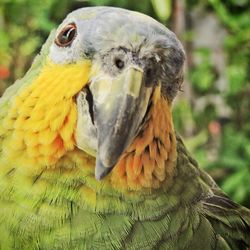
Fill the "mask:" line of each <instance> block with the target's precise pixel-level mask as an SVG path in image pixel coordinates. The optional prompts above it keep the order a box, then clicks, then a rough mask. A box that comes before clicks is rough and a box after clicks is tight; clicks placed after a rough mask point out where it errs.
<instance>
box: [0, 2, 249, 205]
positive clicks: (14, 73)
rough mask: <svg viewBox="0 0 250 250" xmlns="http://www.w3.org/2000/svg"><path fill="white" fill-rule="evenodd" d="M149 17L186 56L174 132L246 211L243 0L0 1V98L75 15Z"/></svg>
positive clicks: (246, 99) (246, 71)
mask: <svg viewBox="0 0 250 250" xmlns="http://www.w3.org/2000/svg"><path fill="white" fill-rule="evenodd" d="M96 5H110V6H118V7H123V8H127V9H130V10H136V11H140V12H143V13H145V14H148V15H150V16H152V17H154V18H155V19H158V20H159V21H161V22H162V23H164V24H166V25H167V26H168V27H169V28H170V29H172V30H173V31H174V32H175V33H176V34H177V36H178V37H179V39H180V40H181V41H182V43H183V44H184V47H185V49H186V53H187V60H186V72H187V73H186V78H185V83H184V86H183V93H181V95H180V96H179V97H178V98H177V100H176V102H175V107H174V120H175V126H176V130H177V131H178V132H179V133H180V134H181V135H182V137H184V140H185V142H186V144H187V147H188V148H189V150H190V151H191V152H192V153H193V155H194V156H195V158H196V159H197V160H198V162H199V163H200V166H201V167H202V168H204V169H205V170H206V171H208V172H209V173H210V174H211V175H212V176H213V177H214V178H215V180H216V181H217V182H218V183H219V185H220V186H221V187H222V188H223V189H224V190H225V192H226V193H228V194H229V196H231V197H232V198H233V199H234V200H236V201H238V202H240V203H242V204H244V205H245V206H248V207H250V97H249V96H250V84H249V81H250V3H249V1H248V0H227V1H220V0H209V1H206V0H186V1H185V0H151V1H150V0H140V1H134V0H85V1H84V0H78V1H67V0H12V1H11V0H0V95H1V94H2V93H3V91H4V89H5V88H6V87H7V86H9V85H10V84H11V83H13V82H14V80H15V79H17V78H20V77H22V76H23V74H24V73H25V71H26V70H27V69H28V68H29V66H30V64H31V63H32V60H33V58H34V56H35V55H36V54H37V53H39V49H40V48H41V45H42V44H43V43H44V41H45V40H46V37H47V36H48V33H49V32H50V30H51V29H52V28H54V27H56V26H57V25H58V24H59V23H60V22H61V21H62V19H63V18H64V17H65V15H66V14H67V13H68V12H70V11H72V10H74V9H76V8H79V7H84V6H96Z"/></svg>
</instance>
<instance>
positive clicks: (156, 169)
mask: <svg viewBox="0 0 250 250" xmlns="http://www.w3.org/2000/svg"><path fill="white" fill-rule="evenodd" d="M152 102H153V103H152V106H151V109H150V111H149V114H148V121H147V122H146V124H145V126H144V128H143V132H142V133H140V134H139V135H138V136H137V137H136V139H135V140H134V142H133V143H132V144H131V146H130V147H129V148H128V150H127V151H126V152H125V153H124V155H123V157H122V158H121V159H120V161H119V162H118V163H117V165H116V166H115V168H114V169H113V170H112V172H111V183H112V185H113V186H115V187H117V188H122V189H124V188H125V189H130V190H140V189H142V188H154V189H155V188H159V187H160V186H161V184H162V183H163V182H165V181H166V180H169V179H170V178H171V177H172V174H173V170H174V167H175V164H176V157H177V153H176V138H175V133H174V127H173V122H172V115H171V105H170V104H169V102H168V101H167V100H166V99H165V98H163V97H162V96H161V92H160V87H157V88H156V90H155V92H154V95H153V99H152Z"/></svg>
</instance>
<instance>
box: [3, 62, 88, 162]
mask: <svg viewBox="0 0 250 250" xmlns="http://www.w3.org/2000/svg"><path fill="white" fill-rule="evenodd" d="M89 72H90V62H89V61H84V62H81V63H77V64H68V65H56V64H53V63H52V62H47V63H46V65H45V66H44V68H43V69H42V71H41V72H40V74H39V75H38V77H37V78H36V79H35V80H34V81H33V82H32V83H31V84H30V85H29V86H27V87H25V88H24V89H23V90H21V91H20V92H19V94H18V95H17V96H16V97H15V99H14V100H13V101H12V104H11V108H10V111H9V113H8V116H7V117H6V118H5V119H4V121H3V127H4V129H5V130H6V132H7V134H8V136H7V137H6V138H5V140H4V142H3V143H4V145H3V149H4V154H5V157H7V159H8V158H9V157H11V159H12V160H13V159H16V161H18V160H21V162H22V164H24V165H26V164H27V165H28V163H31V164H42V165H48V166H51V165H53V164H55V163H56V162H57V160H58V159H59V158H60V157H62V156H63V155H64V154H65V152H66V151H70V150H73V149H74V145H75V141H74V130H75V126H76V120H77V109H76V104H75V101H74V96H75V95H76V94H77V93H78V92H79V91H80V90H81V89H82V88H83V87H84V85H85V84H86V83H87V81H88V79H89ZM18 162H20V161H18Z"/></svg>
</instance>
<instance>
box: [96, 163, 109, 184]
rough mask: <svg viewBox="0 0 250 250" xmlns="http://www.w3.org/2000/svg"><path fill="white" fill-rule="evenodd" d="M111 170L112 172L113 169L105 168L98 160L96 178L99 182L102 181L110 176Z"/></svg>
mask: <svg viewBox="0 0 250 250" xmlns="http://www.w3.org/2000/svg"><path fill="white" fill-rule="evenodd" d="M111 170H112V167H105V166H104V165H103V163H102V162H101V161H100V160H97V161H96V166H95V178H96V179H97V180H98V181H100V180H102V179H103V178H104V177H105V176H106V175H108V174H109V172H110V171H111Z"/></svg>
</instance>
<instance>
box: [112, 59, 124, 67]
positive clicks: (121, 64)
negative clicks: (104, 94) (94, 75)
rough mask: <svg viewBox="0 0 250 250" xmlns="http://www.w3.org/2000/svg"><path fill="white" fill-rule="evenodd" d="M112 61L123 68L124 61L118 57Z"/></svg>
mask: <svg viewBox="0 0 250 250" xmlns="http://www.w3.org/2000/svg"><path fill="white" fill-rule="evenodd" d="M114 62H115V66H116V67H117V68H118V69H123V68H124V65H125V63H124V61H123V60H121V59H120V58H115V60H114Z"/></svg>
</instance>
